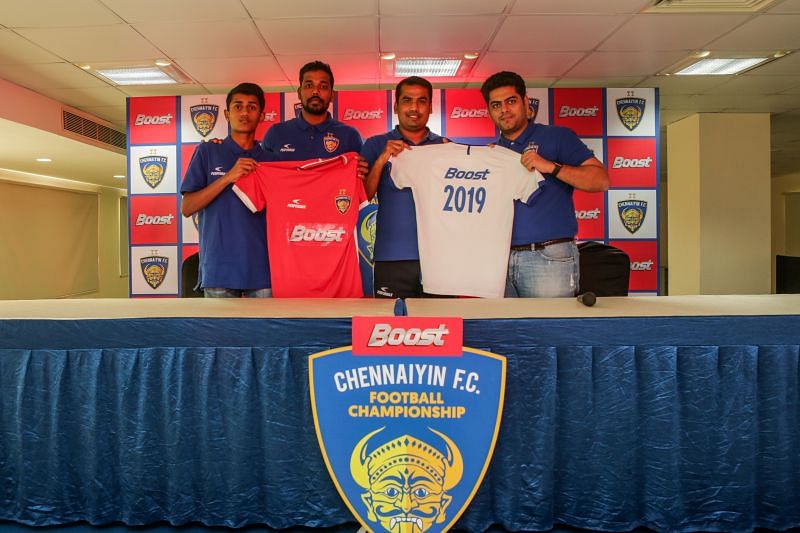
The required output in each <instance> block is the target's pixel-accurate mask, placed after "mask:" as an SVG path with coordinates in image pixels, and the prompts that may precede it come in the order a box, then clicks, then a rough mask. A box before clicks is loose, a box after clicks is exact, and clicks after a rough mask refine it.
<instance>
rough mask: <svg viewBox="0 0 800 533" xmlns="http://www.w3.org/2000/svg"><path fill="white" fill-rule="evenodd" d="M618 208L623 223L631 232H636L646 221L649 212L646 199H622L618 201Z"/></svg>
mask: <svg viewBox="0 0 800 533" xmlns="http://www.w3.org/2000/svg"><path fill="white" fill-rule="evenodd" d="M617 210H618V211H619V218H620V220H622V225H623V226H625V229H626V230H628V231H629V232H631V233H636V232H637V231H639V228H641V227H642V224H643V223H644V217H645V215H646V214H647V202H646V201H644V200H633V199H631V200H621V201H619V202H617Z"/></svg>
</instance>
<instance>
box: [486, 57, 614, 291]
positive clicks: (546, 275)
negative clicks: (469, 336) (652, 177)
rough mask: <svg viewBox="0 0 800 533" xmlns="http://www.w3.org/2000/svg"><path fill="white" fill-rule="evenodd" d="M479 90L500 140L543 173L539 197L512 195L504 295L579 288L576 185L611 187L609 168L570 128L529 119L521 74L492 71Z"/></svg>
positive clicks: (594, 189) (590, 189)
mask: <svg viewBox="0 0 800 533" xmlns="http://www.w3.org/2000/svg"><path fill="white" fill-rule="evenodd" d="M481 93H482V94H483V99H484V100H485V101H486V104H487V106H488V107H489V115H490V116H491V118H492V121H493V122H494V123H495V125H496V126H497V127H498V129H499V130H500V138H499V139H498V140H497V144H499V145H500V146H504V147H506V148H510V149H511V150H514V151H515V152H518V153H520V154H522V157H521V158H520V159H521V162H522V164H523V165H524V166H525V168H527V169H528V170H534V169H536V170H538V171H539V172H541V173H542V174H543V175H544V177H545V181H544V183H542V184H541V185H540V187H541V191H540V192H539V197H538V198H537V199H536V201H535V202H533V205H526V204H524V203H522V202H515V203H514V226H513V231H512V236H511V256H510V257H509V262H508V278H507V280H506V297H523V298H553V297H564V296H574V295H575V292H576V291H577V288H578V275H579V274H578V261H579V257H578V247H577V245H576V243H575V235H576V234H577V233H578V222H577V220H576V219H575V206H574V204H573V202H572V192H573V191H574V190H575V189H579V190H582V191H587V192H602V191H605V190H607V189H608V184H609V179H608V172H606V169H605V167H604V166H603V163H601V162H600V161H599V160H598V159H597V158H596V157H594V154H593V153H592V151H591V150H589V148H587V147H586V145H585V144H584V143H583V142H582V141H581V140H580V139H579V138H578V136H577V135H575V133H574V132H573V131H572V130H570V129H568V128H564V127H559V126H547V125H544V124H537V123H536V122H534V121H528V97H527V96H526V90H525V81H524V80H523V79H522V77H521V76H520V75H519V74H516V73H514V72H507V71H503V72H498V73H496V74H493V75H492V76H490V77H489V78H488V79H487V80H486V81H485V82H484V83H483V85H482V86H481Z"/></svg>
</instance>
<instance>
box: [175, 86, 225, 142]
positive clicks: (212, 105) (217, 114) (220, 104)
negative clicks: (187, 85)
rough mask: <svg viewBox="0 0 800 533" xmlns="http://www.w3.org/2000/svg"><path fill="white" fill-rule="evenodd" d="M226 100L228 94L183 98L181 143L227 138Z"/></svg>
mask: <svg viewBox="0 0 800 533" xmlns="http://www.w3.org/2000/svg"><path fill="white" fill-rule="evenodd" d="M225 98H227V95H226V94H207V95H191V96H181V142H184V143H196V142H200V141H207V140H209V139H214V138H219V139H224V138H225V137H227V136H228V121H227V120H226V119H225V113H224V111H225Z"/></svg>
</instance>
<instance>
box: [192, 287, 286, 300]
mask: <svg viewBox="0 0 800 533" xmlns="http://www.w3.org/2000/svg"><path fill="white" fill-rule="evenodd" d="M203 296H205V297H206V298H272V289H221V288H218V287H203Z"/></svg>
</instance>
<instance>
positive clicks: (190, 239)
mask: <svg viewBox="0 0 800 533" xmlns="http://www.w3.org/2000/svg"><path fill="white" fill-rule="evenodd" d="M199 214H200V213H199V211H198V212H197V213H195V214H194V215H192V216H190V217H181V242H183V244H197V243H198V242H200V236H199V234H198V233H197V217H198V215H199Z"/></svg>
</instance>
